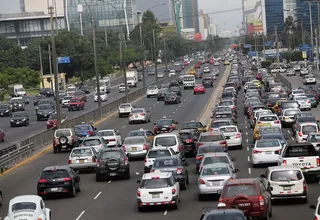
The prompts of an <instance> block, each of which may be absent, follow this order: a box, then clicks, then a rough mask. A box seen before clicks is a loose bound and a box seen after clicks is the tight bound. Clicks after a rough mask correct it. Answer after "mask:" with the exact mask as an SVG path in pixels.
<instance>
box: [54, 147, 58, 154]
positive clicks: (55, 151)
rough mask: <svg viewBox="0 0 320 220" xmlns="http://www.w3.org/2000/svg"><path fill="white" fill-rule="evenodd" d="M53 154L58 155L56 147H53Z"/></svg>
mask: <svg viewBox="0 0 320 220" xmlns="http://www.w3.org/2000/svg"><path fill="white" fill-rule="evenodd" d="M53 153H54V154H56V153H58V149H57V148H56V147H54V146H53Z"/></svg>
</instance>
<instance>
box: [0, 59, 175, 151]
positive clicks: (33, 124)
mask: <svg viewBox="0 0 320 220" xmlns="http://www.w3.org/2000/svg"><path fill="white" fill-rule="evenodd" d="M169 67H171V66H170V65H169ZM164 70H165V68H164V67H159V68H158V71H159V72H161V71H164ZM139 74H141V73H139ZM146 76H147V74H146ZM122 82H123V79H121V78H115V79H114V80H112V81H111V86H112V88H111V92H110V93H109V94H108V101H106V102H103V103H102V105H104V104H108V103H110V102H112V101H114V100H117V99H120V98H122V97H124V96H125V94H124V93H119V92H118V85H119V84H121V83H122ZM153 82H155V76H147V77H146V84H147V85H149V84H151V83H153ZM142 86H143V82H142V81H141V82H139V83H138V86H137V88H130V92H133V91H136V90H137V89H140V88H141V87H142ZM97 105H98V104H97V103H95V102H94V100H93V94H90V95H88V97H87V102H86V103H85V108H84V110H81V111H71V112H68V109H66V108H61V109H62V111H63V112H64V113H65V114H66V115H67V117H68V118H69V119H71V118H74V117H76V116H79V115H81V114H84V113H86V112H90V111H92V110H93V109H95V108H97ZM26 112H27V114H28V115H29V117H30V125H29V126H22V127H13V128H12V127H10V118H9V117H0V128H1V129H3V130H4V131H5V135H6V137H5V141H4V142H1V143H0V149H3V148H5V147H8V146H10V145H12V144H14V143H16V142H20V141H21V140H25V139H27V138H28V137H30V136H32V135H34V134H37V133H39V132H41V131H43V130H46V129H47V127H46V123H47V122H46V121H37V117H36V110H35V107H34V105H33V97H31V98H30V104H29V105H26Z"/></svg>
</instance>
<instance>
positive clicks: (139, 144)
mask: <svg viewBox="0 0 320 220" xmlns="http://www.w3.org/2000/svg"><path fill="white" fill-rule="evenodd" d="M150 148H151V143H150V142H149V141H148V140H147V139H146V138H145V137H142V136H135V137H127V138H125V139H124V141H123V143H122V149H123V151H124V152H125V153H126V155H127V157H128V158H129V159H132V158H145V156H146V154H147V152H148V150H149V149H150Z"/></svg>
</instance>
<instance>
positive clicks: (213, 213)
mask: <svg viewBox="0 0 320 220" xmlns="http://www.w3.org/2000/svg"><path fill="white" fill-rule="evenodd" d="M218 208H220V207H218ZM221 208H222V209H215V210H209V211H206V212H204V213H203V214H202V215H201V217H200V220H212V219H236V220H246V219H247V218H246V216H245V215H244V214H243V212H242V211H241V210H238V209H225V208H224V206H222V207H221Z"/></svg>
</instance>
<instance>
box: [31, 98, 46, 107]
mask: <svg viewBox="0 0 320 220" xmlns="http://www.w3.org/2000/svg"><path fill="white" fill-rule="evenodd" d="M45 98H46V97H45V96H43V95H36V97H35V99H34V100H33V105H34V106H37V105H38V103H39V101H40V100H42V99H45Z"/></svg>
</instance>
